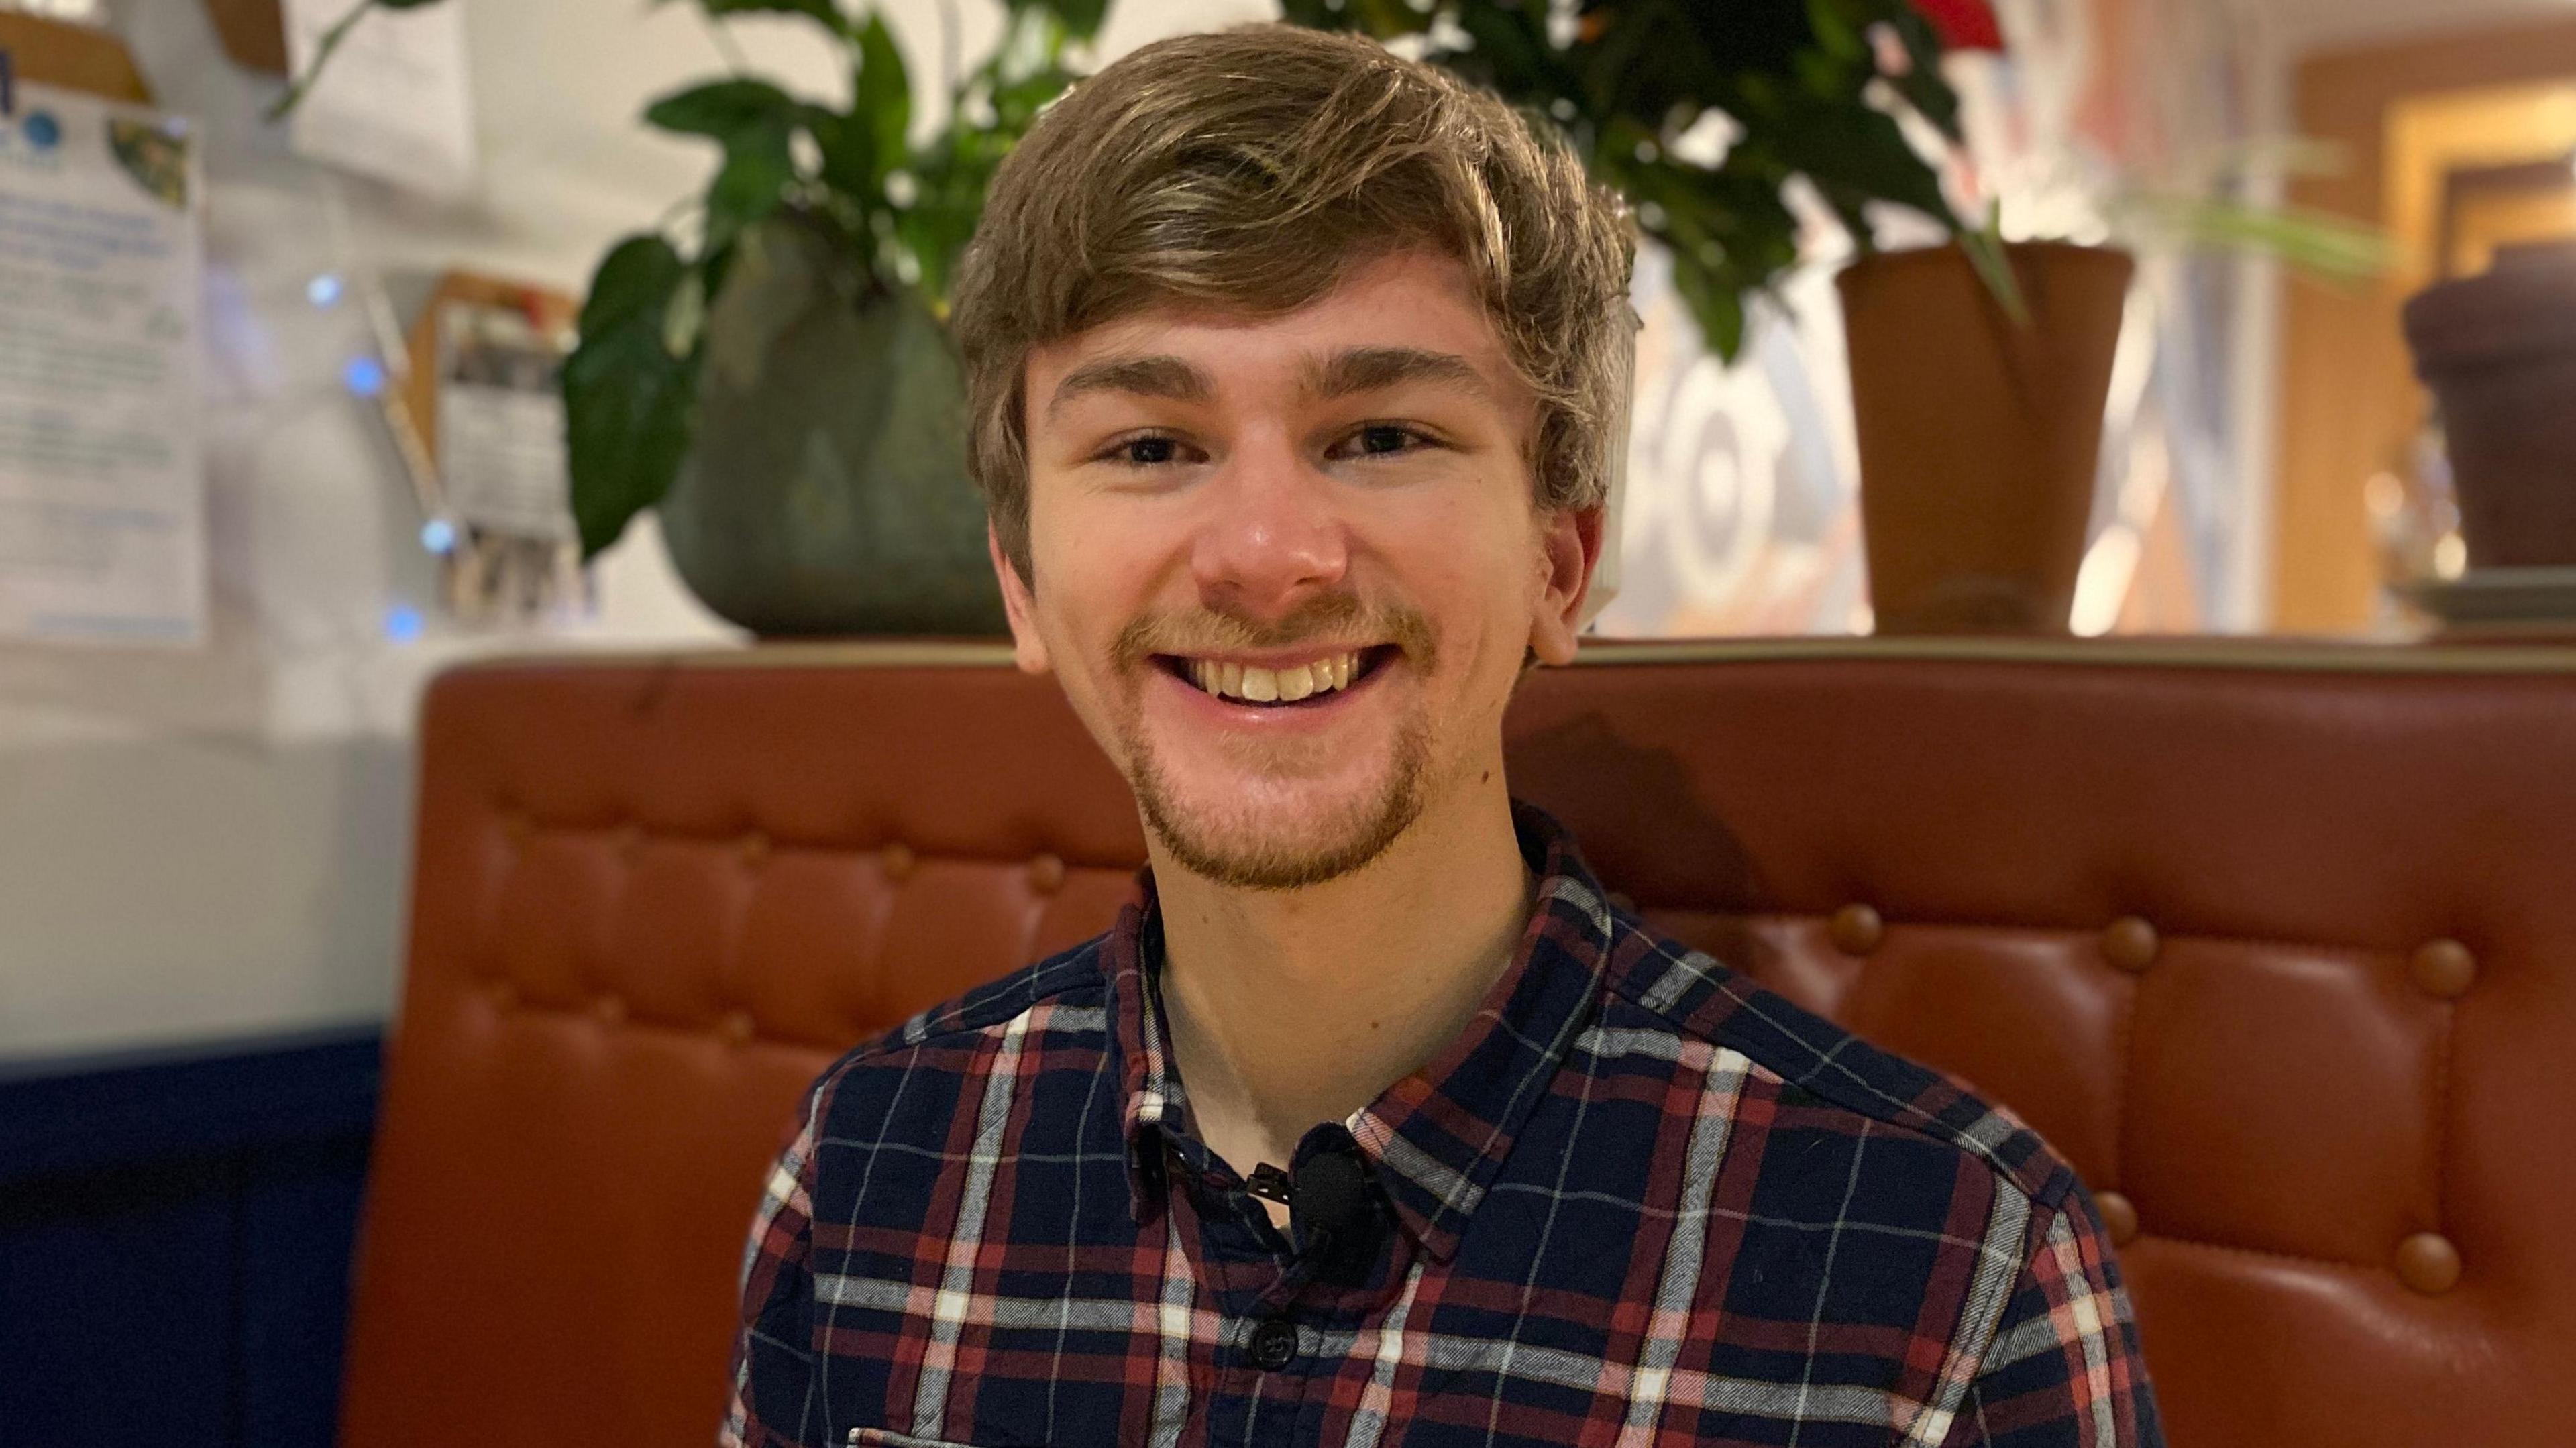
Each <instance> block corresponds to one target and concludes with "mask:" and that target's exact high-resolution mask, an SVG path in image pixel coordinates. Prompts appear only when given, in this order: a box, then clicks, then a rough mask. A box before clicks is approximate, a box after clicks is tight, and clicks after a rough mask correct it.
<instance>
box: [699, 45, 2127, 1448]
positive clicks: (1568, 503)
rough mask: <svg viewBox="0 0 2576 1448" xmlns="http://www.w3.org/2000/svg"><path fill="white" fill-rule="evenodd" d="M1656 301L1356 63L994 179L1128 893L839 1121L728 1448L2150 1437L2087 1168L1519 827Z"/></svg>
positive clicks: (801, 1170) (1047, 648)
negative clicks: (1514, 708) (1728, 960)
mask: <svg viewBox="0 0 2576 1448" xmlns="http://www.w3.org/2000/svg"><path fill="white" fill-rule="evenodd" d="M1628 257H1629V237H1628V232H1627V229H1626V226H1625V223H1624V220H1623V218H1622V217H1621V215H1620V213H1619V210H1618V207H1617V205H1616V203H1615V202H1614V201H1613V200H1612V199H1611V198H1609V197H1608V196H1606V195H1604V194H1602V193H1601V192H1599V191H1597V190H1595V189H1593V188H1592V187H1590V186H1589V185H1588V184H1587V183H1586V181H1585V180H1584V177H1583V174H1582V171H1581V169H1580V167H1579V166H1578V165H1577V164H1576V163H1575V161H1573V160H1572V159H1571V158H1570V157H1569V156H1568V155H1567V154H1566V153H1565V151H1564V150H1563V149H1562V148H1561V147H1559V146H1557V145H1555V144H1552V143H1550V142H1548V141H1546V140H1544V139H1541V138H1538V137H1536V136H1534V135H1533V134H1532V133H1531V131H1530V130H1529V129H1528V128H1527V127H1525V126H1524V125H1523V123H1522V122H1521V121H1519V120H1518V119H1516V118H1515V117H1514V116H1513V115H1512V114H1511V113H1510V112H1508V111H1507V110H1505V109H1504V108H1503V107H1502V106H1501V105H1500V104H1498V103H1497V102H1495V101H1494V100H1492V99H1491V98H1490V97H1486V96H1483V95H1480V94H1478V93H1476V92H1473V91H1471V90H1468V89H1466V88H1464V87H1462V86H1460V85H1458V84H1457V83H1455V82H1454V81H1451V80H1449V79H1446V78H1444V77H1442V76H1440V75H1438V74H1436V73H1433V72H1431V71H1429V70H1426V69H1424V68H1422V67H1420V66H1417V65H1414V64H1411V63H1409V62H1406V61H1403V60H1400V59H1397V58H1395V57H1392V56H1390V55H1388V54H1386V53H1385V52H1383V51H1381V50H1379V49H1377V48H1375V47H1373V46H1371V45H1368V44H1366V43H1364V42H1361V41H1357V40H1352V39H1348V38H1341V37H1331V36H1325V35H1318V34H1314V33H1309V32H1304V31H1297V30H1289V29H1281V28H1258V29H1251V30H1241V31H1234V32H1230V33H1226V34H1220V35H1207V36H1197V37H1191V38H1187V39H1181V40H1173V41H1168V42H1165V43H1162V44H1159V45H1154V46H1150V47H1147V48H1146V49H1144V50H1141V51H1138V52H1137V53H1135V54H1134V55H1132V56H1130V57H1128V58H1127V59H1125V60H1123V61H1121V62H1119V63H1118V64H1116V65H1113V66H1111V67H1109V68H1108V69H1107V70H1105V71H1103V72H1102V73H1101V74H1100V75H1099V76H1098V77H1096V78H1095V79H1093V80H1091V81H1088V82H1086V83H1085V84H1083V85H1082V86H1080V87H1078V88H1077V89H1076V90H1075V91H1074V92H1073V93H1072V94H1071V95H1069V96H1068V97H1066V98H1065V99H1064V100H1063V101H1062V102H1061V103H1060V104H1059V105H1058V106H1057V107H1056V108H1055V109H1054V110H1053V111H1051V112H1050V113H1049V114H1048V115H1047V116H1046V117H1045V118H1044V119H1042V120H1041V121H1040V122H1039V123H1038V125H1037V126H1036V128H1035V129H1034V130H1032V131H1031V133H1030V134H1029V136H1028V138H1027V140H1026V141H1025V142H1024V143H1023V144H1022V145H1021V147H1020V148H1019V150H1018V151H1017V152H1016V153H1015V154H1014V155H1013V156H1012V157H1011V159H1010V161H1009V163H1008V164H1007V165H1006V166H1005V167H1004V168H1003V170H1002V172H1001V175H1000V176H999V178H998V179H997V181H996V182H995V185H994V188H993V192H992V195H991V197H990V198H989V204H988V208H987V211H986V215H985V219H984V224H983V229H982V231H981V232H980V233H979V235H978V238H977V241H976V245H975V247H974V249H973V251H972V253H971V256H970V259H969V262H968V265H967V269H966V273H965V276H964V279H963V281H962V282H961V284H960V287H959V293H958V300H957V313H956V329H957V334H958V337H959V339H960V341H961V344H962V345H963V347H964V350H965V354H966V359H967V371H968V378H969V389H970V392H971V394H972V402H973V406H974V423H973V426H974V436H973V453H974V461H975V467H976V471H977V474H978V477H979V479H980V481H981V482H982V483H983V485H984V487H985V489H986V491H987V493H988V495H989V498H990V503H991V516H992V536H993V554H994V560H995V566H996V568H997V569H998V571H999V573H1000V576H1001V580H1002V584H1003V589H1004V593H1005V595H1006V597H1007V599H1008V601H1009V604H1010V613H1011V624H1012V631H1013V636H1014V638H1015V639H1016V640H1017V646H1018V652H1019V659H1020V662H1021V665H1022V666H1023V667H1024V668H1027V669H1030V670H1036V671H1046V672H1052V673H1053V674H1055V675H1056V676H1057V677H1058V678H1059V679H1060V680H1061V681H1062V683H1063V686H1064V689H1065V692H1066V693H1067V695H1068V696H1069V697H1070V698H1071V700H1072V702H1073V705H1074V707H1075V709H1076V710H1077V711H1078V712H1079V713H1080V714H1081V716H1082V718H1083V721H1084V722H1085V723H1086V724H1087V725H1088V726H1089V727H1090V730H1091V732H1092V734H1093V735H1094V736H1095V737H1096V738H1097V739H1098V740H1099V741H1100V744H1101V746H1102V747H1103V748H1104V749H1105V750H1106V751H1107V752H1108V754H1109V756H1110V758H1111V759H1112V760H1113V761H1115V762H1116V764H1117V765H1118V767H1119V768H1120V769H1121V770H1122V771H1124V773H1125V774H1126V776H1127V778H1128V780H1129V781H1130V783H1131V784H1132V785H1133V786H1134V789H1135V793H1136V801H1137V807H1138V809H1139V810H1140V811H1141V813H1142V814H1143V817H1144V820H1145V822H1146V825H1147V827H1148V831H1147V832H1148V836H1149V842H1150V846H1151V855H1152V859H1151V867H1150V869H1149V871H1148V872H1147V875H1146V877H1145V881H1144V884H1143V887H1142V891H1141V899H1140V901H1139V903H1137V904H1135V905H1132V906H1130V907H1129V908H1128V909H1127V910H1126V911H1125V912H1124V913H1123V914H1122V915H1121V916H1120V918H1119V921H1118V924H1117V925H1116V927H1115V928H1113V929H1112V930H1111V931H1110V932H1109V933H1108V934H1106V935H1105V936H1103V937H1101V938H1100V939H1098V940H1095V941H1092V942H1091V943H1089V944H1087V945H1084V946H1082V947H1080V948H1078V949H1076V950H1073V951H1071V952H1068V953H1066V954H1064V955H1061V956H1058V957H1056V958H1055V959H1053V960H1049V961H1046V962H1044V963H1042V964H1040V965H1038V966H1036V967H1034V968H1032V969H1030V970H1027V971H1024V972H1022V973H1021V974H1019V975H1016V976H1013V977H1011V978H1009V979H1007V980H1005V981H1002V982H1000V983H998V984H996V985H994V986H991V987H989V988H987V989H984V990H982V991H979V992H977V993H975V994H974V995H972V996H969V997H968V998H967V999H965V1000H964V1001H962V1002H959V1003H957V1004H955V1005H952V1006H949V1007H945V1008H942V1009H939V1010H934V1011H931V1012H929V1013H928V1014H926V1015H924V1016H922V1017H921V1018H919V1019H917V1020H915V1021H913V1022H911V1023H910V1024H908V1025H906V1026H904V1027H902V1028H901V1029H900V1030H898V1031H896V1032H894V1033H893V1034H891V1035H890V1036H888V1037H886V1038H884V1039H881V1040H879V1041H876V1042H873V1043H871V1044H869V1045H866V1046H863V1047H861V1048H860V1049H858V1050H857V1051H855V1052H853V1053H852V1054H851V1055H850V1056H848V1057H846V1058H845V1059H843V1060H842V1061H841V1062H840V1063H839V1064H838V1065H836V1066H834V1067H833V1069H832V1070H831V1071H830V1072H829V1073H827V1074H826V1075H825V1076H824V1078H823V1079H822V1080H821V1081H820V1082H819V1083H817V1085H816V1087H815V1089H814V1091H813V1093H812V1095H811V1096H810V1097H809V1098H808V1100H807V1102H806V1104H805V1108H804V1116H803V1121H802V1129H801V1131H800V1132H799V1133H798V1135H797V1137H796V1138H795V1140H794V1142H793V1144H792V1145H791V1146H790V1147H789V1149H788V1150H787V1152H786V1154H785V1156H784V1157H783V1159H782V1160H781V1161H780V1163H779V1166H778V1169H777V1172H776V1175H775V1177H774V1179H773V1181H772V1183H771V1186H770V1192H769V1197H768V1200H767V1201H766V1203H765V1204H764V1207H763V1209H762V1212H761V1215H760V1219H759V1221H758V1223H757V1225H756V1229H755V1234H754V1239H753V1244H752V1247H753V1250H752V1254H751V1258H750V1261H749V1264H748V1271H747V1282H746V1289H745V1293H746V1301H745V1314H746V1319H747V1320H746V1323H745V1326H744V1333H743V1339H742V1343H741V1351H740V1359H739V1367H738V1373H737V1379H736V1390H737V1391H736V1399H735V1404H734V1407H733V1411H732V1415H731V1419H730V1422H729V1425H728V1430H727V1434H726V1441H728V1442H730V1443H735V1444H745V1445H753V1448H765V1445H776V1444H805V1445H824V1444H835V1445H837V1444H843V1443H861V1444H975V1445H983V1448H1015V1445H1035V1444H1059V1445H1078V1448H1111V1445H1121V1448H1123V1445H1165V1444H1174V1445H1178V1444H1191V1445H1195V1444H1278V1445H1308V1444H1319V1445H1320V1444H1330V1445H1340V1444H1352V1445H1362V1448H1367V1445H1410V1448H1449V1445H1461V1448H1463V1445H1479V1448H1484V1445H1495V1448H1500V1445H1524V1448H1528V1445H1539V1444H1565V1443H1576V1442H1581V1443H1587V1444H1593V1443H1597V1444H1622V1445H1626V1444H1664V1445H1676V1444H1737V1443H1741V1444H1755V1443H1760V1444H1802V1445H1808V1448H1834V1445H1846V1444H1872V1445H1879V1444H1891V1443H1907V1444H1924V1445H1930V1444H1952V1445H1965V1444H1997V1445H2002V1444H2010V1445H2041V1444H2079V1443H2080V1444H2121V1445H2129V1444H2142V1443H2149V1442H2154V1441H2157V1438H2158V1434H2157V1428H2156V1417H2155V1410H2154V1407H2153V1404H2152V1401H2151V1399H2150V1396H2149V1394H2148V1390H2147V1384H2146V1379H2145V1374H2144V1371H2143V1369H2142V1367H2141V1364H2140V1362H2139V1359H2138V1356H2137V1345H2136V1340H2135V1332H2134V1329H2133V1328H2132V1326H2131V1323H2130V1317H2129V1310H2128V1304H2127V1301H2126V1299H2125V1297H2124V1295H2123V1293H2122V1291H2121V1288H2120V1284H2119V1277H2118V1274H2117V1271H2116V1269H2115V1267H2114V1265H2113V1263H2112V1260H2111V1254H2110V1250H2109V1247H2108V1246H2107V1244H2106V1241H2105V1238H2104V1234H2103V1231H2102V1228H2101V1226H2100V1225H2099V1223H2098V1222H2097V1221H2096V1219H2095V1217H2094V1214H2093V1210H2092V1207H2091V1204H2090V1202H2089V1200H2088V1199H2087V1198H2086V1196H2085V1195H2084V1192H2083V1189H2082V1187H2081V1186H2080V1185H2078V1184H2077V1182H2076V1181H2075V1179H2074V1176H2073V1174H2072V1173H2071V1172H2070V1171H2069V1170H2068V1169H2067V1168H2066V1166H2065V1165H2064V1164H2063V1163H2062V1162H2060V1161H2059V1160H2058V1159H2057V1158H2056V1157H2055V1156H2053V1155H2052V1154H2050V1152H2049V1151H2048V1150H2047V1148H2046V1147H2044V1146H2043V1145H2042V1144H2041V1143H2040V1142H2039V1141H2038V1140H2037V1139H2036V1138H2035V1137H2033V1136H2032V1135H2031V1134H2030V1133H2029V1132H2028V1131H2027V1130H2025V1129H2024V1128H2022V1127H2020V1126H2019V1125H2017V1124H2016V1123H2014V1122H2013V1121H2011V1120H2010V1119H2009V1118H2006V1117H2003V1116H2001V1115H1998V1114H1996V1113H1994V1112H1992V1111H1990V1110H1988V1109H1987V1108H1986V1107H1984V1106H1983V1105H1982V1104H1981V1103H1979V1102H1977V1101H1975V1100H1974V1099H1973V1098H1971V1097H1968V1096H1966V1095H1964V1094H1962V1093H1961V1092H1960V1091H1959V1090H1958V1089H1957V1088H1955V1087H1953V1086H1951V1085H1948V1084H1947V1083H1945V1082H1943V1081H1941V1080H1940V1079H1939V1078H1937V1077H1934V1076H1933V1075H1931V1074H1930V1073H1928V1072H1925V1071H1922V1070H1920V1069H1918V1068H1915V1067H1912V1066H1909V1065H1906V1064H1904V1063H1902V1062H1899V1061H1896V1060H1894V1059H1891V1058H1889V1057H1887V1056H1884V1055H1882V1054H1880V1053H1878V1052H1876V1051H1873V1050H1871V1049H1870V1048H1868V1047H1866V1046H1864V1045H1862V1044H1860V1043H1858V1042H1856V1041H1853V1040H1851V1039H1850V1038H1848V1037H1847V1036H1845V1035H1843V1034H1842V1033H1841V1032H1839V1031H1837V1030H1835V1029H1834V1028H1833V1027H1831V1026H1830V1025H1827V1024H1825V1023H1824V1022H1821V1021H1818V1020H1816V1019H1814V1018H1812V1017H1809V1016H1806V1015H1803V1014H1801V1013H1800V1012H1798V1011H1797V1010H1795V1009H1794V1008H1792V1007H1790V1006H1789V1005H1788V1004H1787V1003H1785V1002H1783V1001H1781V1000H1779V999H1777V998H1775V997H1772V996H1769V995H1766V994H1764V993H1762V992H1761V991H1759V990H1757V989H1755V988H1753V987H1752V986H1751V985H1749V984H1748V983H1747V982H1745V981H1743V980H1741V979H1740V978H1738V977H1736V976H1734V975H1732V974H1730V973H1729V972H1728V971H1727V970H1726V969H1725V968H1724V967H1722V966H1720V965H1719V964H1717V963H1716V962H1714V961H1711V960H1709V959H1708V958H1707V957H1705V956H1701V955H1697V954H1694V953H1692V952H1690V951H1688V950H1686V949H1684V948H1683V947H1681V946H1679V945H1676V944H1672V943H1670V942H1667V941H1664V940H1661V939H1658V938H1657V937H1656V936H1654V935H1653V934H1652V933H1651V932H1650V931H1649V930H1648V929H1646V927H1644V926H1643V925H1641V924H1639V923H1638V922H1637V921H1636V920H1634V919H1633V918H1630V917H1628V916H1626V915H1624V914H1622V913H1620V912H1619V911H1617V910H1615V909H1614V908H1612V907H1611V906H1610V905H1608V904H1607V903H1606V901H1605V897H1604V895H1603V893H1602V891H1601V890H1600V889H1599V887H1597V886H1596V885H1595V884H1594V883H1593V881H1592V879H1591V878H1590V876H1589V875H1588V874H1587V873H1586V872H1585V870H1584V867H1583V865H1582V863H1581V861H1580V860H1579V859H1578V858H1577V856H1576V854H1575V850H1574V845H1573V842H1572V841H1571V840H1569V839H1567V838H1566V837H1565V836H1564V834H1563V833H1562V832H1561V831H1560V830H1558V828H1557V827H1556V826H1555V825H1554V824H1553V823H1551V822H1550V821H1549V820H1547V819H1546V818H1545V817H1543V816H1541V815H1539V814H1537V813H1536V812H1534V811H1528V810H1520V811H1515V809H1514V806H1513V805H1512V802H1511V800H1510V797H1509V796H1508V794H1507V793H1506V792H1505V782H1504V778H1503V758H1502V733H1501V721H1502V715H1503V707H1504V704H1505V701H1506V700H1507V699H1508V698H1509V697H1510V694H1511V692H1512V687H1513V684H1514V681H1515V680H1516V679H1517V678H1518V677H1519V675H1520V674H1521V672H1522V670H1523V668H1524V667H1525V666H1526V663H1527V661H1528V660H1529V659H1530V658H1531V657H1532V656H1535V657H1536V658H1537V659H1538V660H1541V661H1543V662H1546V663H1550V664H1560V663H1564V662H1567V661H1568V660H1570V659H1571V658H1572V657H1573V656H1574V652H1575V636H1576V629H1577V627H1578V624H1579V619H1580V610H1581V607H1582V602H1583V596H1584V590H1585V584H1586V582H1587V579H1588V577H1589V574H1590V571H1591V568H1592V565H1593V562H1594V559H1595V557H1596V556H1597V551H1598V548H1599V544H1600V529H1601V500H1602V497H1603V493H1604V489H1605V483H1606V469H1607V458H1608V456H1609V453H1610V448H1609V442H1610V438H1609V435H1608V434H1609V431H1610V429H1611V427H1612V426H1613V425H1614V418H1615V417H1616V414H1617V412H1618V408H1617V402H1618V399H1619V396H1620V391H1621V389H1622V388H1623V387H1624V385H1625V381H1624V379H1625V372H1626V356H1625V353H1626V349H1627V348H1628V347H1629V346H1630V333H1629V330H1628V326H1627V322H1626V316H1627V314H1626V306H1627V302H1626V287H1627V271H1628Z"/></svg>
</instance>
